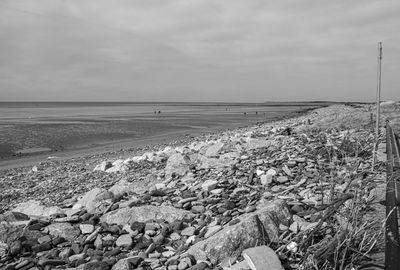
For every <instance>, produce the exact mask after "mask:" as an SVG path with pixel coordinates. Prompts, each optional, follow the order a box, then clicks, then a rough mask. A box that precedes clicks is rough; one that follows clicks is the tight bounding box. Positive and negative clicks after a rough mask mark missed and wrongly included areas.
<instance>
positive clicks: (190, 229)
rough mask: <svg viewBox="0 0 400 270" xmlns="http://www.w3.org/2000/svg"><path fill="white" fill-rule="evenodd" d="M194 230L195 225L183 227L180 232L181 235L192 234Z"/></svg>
mask: <svg viewBox="0 0 400 270" xmlns="http://www.w3.org/2000/svg"><path fill="white" fill-rule="evenodd" d="M195 231H196V228H195V227H187V228H185V229H183V231H182V232H181V235H186V236H192V235H194V232H195Z"/></svg>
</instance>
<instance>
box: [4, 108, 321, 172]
mask: <svg viewBox="0 0 400 270" xmlns="http://www.w3.org/2000/svg"><path fill="white" fill-rule="evenodd" d="M313 109H315V108H311V109H310V108H307V109H303V110H298V111H289V112H286V113H284V114H282V115H280V116H271V117H269V118H267V119H266V120H263V119H258V120H250V121H251V122H247V123H245V122H233V123H228V124H224V125H215V124H214V125H213V126H210V127H190V128H189V127H187V128H183V129H179V130H177V131H164V132H160V133H157V134H155V135H151V136H148V137H139V138H134V139H129V138H121V139H113V140H103V141H101V140H100V141H97V142H93V143H90V144H88V143H83V144H81V145H75V146H73V147H71V148H70V149H65V150H51V149H50V151H45V152H40V153H32V154H24V155H21V156H17V155H15V156H10V157H3V158H1V159H0V171H1V170H7V169H15V168H21V167H26V166H33V165H35V164H36V163H39V162H46V161H49V160H57V161H66V160H68V159H74V158H84V157H88V156H94V155H106V154H107V153H111V152H121V151H125V152H132V151H135V150H137V149H138V148H146V147H155V146H158V145H160V144H161V145H168V144H171V143H172V142H174V141H175V140H185V139H187V137H193V136H194V137H197V136H201V135H205V134H212V133H220V132H224V131H227V130H231V129H237V128H245V127H251V126H254V125H256V124H257V123H259V122H261V123H268V122H274V121H279V120H281V119H287V118H291V117H297V116H299V115H302V114H305V113H307V112H308V111H310V110H313ZM49 157H50V158H49Z"/></svg>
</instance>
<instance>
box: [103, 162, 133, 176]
mask: <svg viewBox="0 0 400 270" xmlns="http://www.w3.org/2000/svg"><path fill="white" fill-rule="evenodd" d="M128 169H129V168H128V166H127V165H126V164H125V163H124V160H122V159H118V160H116V161H114V162H113V163H112V167H111V168H108V169H106V170H105V172H107V173H118V172H126V171H128Z"/></svg>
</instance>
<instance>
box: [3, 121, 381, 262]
mask: <svg viewBox="0 0 400 270" xmlns="http://www.w3.org/2000/svg"><path fill="white" fill-rule="evenodd" d="M307 119H308V118H304V117H303V118H296V119H290V120H286V121H282V122H277V123H274V124H273V125H272V124H259V125H257V126H255V127H252V128H246V129H241V130H235V131H227V132H224V133H222V134H220V135H218V136H217V135H213V136H209V137H208V138H207V140H195V141H193V142H192V143H191V144H188V145H185V146H179V147H166V148H164V149H161V150H159V151H153V152H147V153H145V154H143V155H141V156H135V157H132V158H128V159H120V160H116V161H104V162H102V163H101V164H98V165H97V166H96V167H95V168H94V170H95V171H96V173H104V174H110V175H124V174H128V173H132V172H133V171H134V170H136V169H137V168H138V164H141V163H145V164H147V165H146V166H152V168H153V169H152V170H150V171H149V172H151V174H150V175H148V176H147V178H146V179H147V180H148V181H143V179H138V180H139V181H137V180H136V181H135V180H134V179H126V178H123V179H122V180H120V181H118V182H116V183H115V184H113V185H112V186H110V187H107V188H105V187H97V188H93V189H91V190H89V191H88V192H86V193H85V194H83V195H81V196H72V197H71V198H67V199H65V200H64V201H63V202H62V203H60V204H58V205H56V206H45V205H42V204H41V202H39V201H27V202H24V203H21V204H19V205H17V206H16V207H15V208H14V209H12V210H11V211H8V212H6V213H4V214H2V215H0V265H3V266H4V267H5V269H10V270H11V269H16V270H25V269H52V268H78V269H115V270H118V269H124V270H125V269H126V270H128V269H168V270H184V269H197V270H200V269H214V268H224V269H250V268H251V269H271V270H274V269H283V268H284V267H285V268H286V269H291V268H298V267H299V266H300V265H307V263H311V262H312V263H315V264H317V265H318V264H321V263H326V261H327V259H330V257H329V254H328V253H327V252H325V253H323V254H322V255H321V254H320V253H318V252H321V246H323V244H322V243H325V247H326V246H328V247H329V244H330V243H331V242H330V241H331V240H332V239H336V238H337V237H338V235H340V234H341V233H343V228H344V227H343V226H345V224H346V226H352V222H353V217H352V216H351V215H349V213H351V211H353V210H354V209H355V208H354V207H355V202H357V203H360V204H363V205H365V204H366V203H368V202H370V201H372V200H373V199H374V198H372V197H371V196H372V195H371V194H373V192H372V191H376V190H374V185H373V184H371V183H373V177H374V176H375V175H376V174H375V173H370V171H371V162H370V154H371V149H372V142H373V135H371V134H370V132H369V131H368V130H365V129H329V130H325V131H323V132H321V131H318V132H315V131H310V132H307V131H305V130H304V129H303V128H302V127H303V126H304V125H305V124H306V125H307V122H308V121H307ZM149 164H150V165H149ZM92 168H93V167H92ZM333 210H334V211H333ZM324 241H325V242H324ZM354 243H356V241H354ZM364 244H365V243H364ZM370 247H371V245H368V244H365V246H364V247H363V248H365V249H369V248H370ZM312 251H317V252H316V254H319V257H315V256H314V257H313V252H312ZM346 252H347V253H346V254H351V253H352V252H350V251H346ZM362 252H363V251H361V250H360V251H358V253H360V254H361V253H362ZM326 254H328V255H326ZM325 255H326V257H324V256H325ZM354 256H356V255H354ZM264 257H267V258H269V259H268V262H270V263H268V265H267V266H265V260H264V259H263V258H264ZM346 258H347V257H346ZM346 258H345V259H346ZM354 258H355V257H354ZM354 258H353V257H352V259H354ZM357 258H358V257H357ZM263 260H264V263H263ZM354 260H355V259H354ZM263 264H264V266H263V267H261V265H263Z"/></svg>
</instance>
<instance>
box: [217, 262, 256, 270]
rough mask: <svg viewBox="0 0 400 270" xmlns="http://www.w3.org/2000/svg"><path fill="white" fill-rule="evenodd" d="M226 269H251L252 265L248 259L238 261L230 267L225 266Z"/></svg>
mask: <svg viewBox="0 0 400 270" xmlns="http://www.w3.org/2000/svg"><path fill="white" fill-rule="evenodd" d="M223 269H224V270H250V266H249V265H248V264H247V262H246V261H244V260H243V261H241V262H237V263H235V264H233V265H230V266H229V267H224V268H223Z"/></svg>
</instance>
